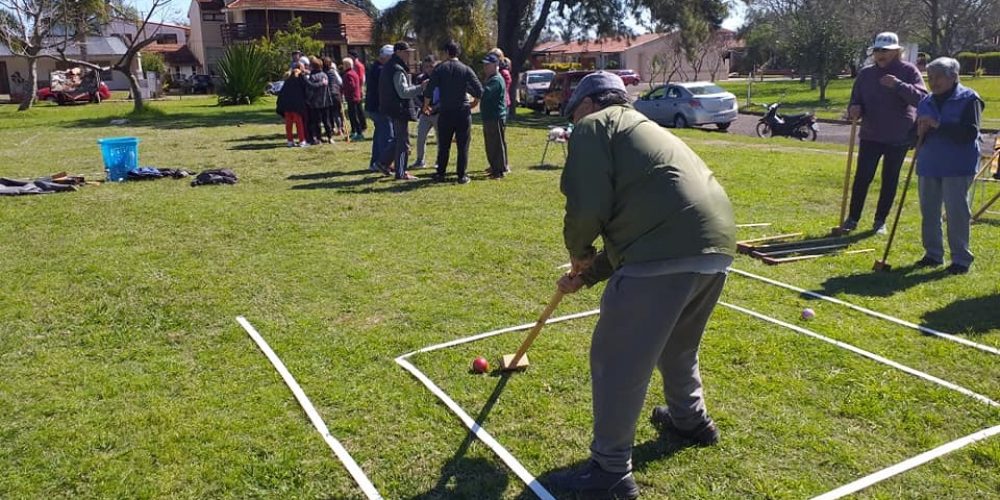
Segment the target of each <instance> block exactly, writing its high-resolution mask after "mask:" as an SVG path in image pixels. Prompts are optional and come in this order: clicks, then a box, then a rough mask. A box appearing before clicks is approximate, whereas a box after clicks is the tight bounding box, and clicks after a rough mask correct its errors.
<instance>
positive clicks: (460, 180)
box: [458, 175, 469, 184]
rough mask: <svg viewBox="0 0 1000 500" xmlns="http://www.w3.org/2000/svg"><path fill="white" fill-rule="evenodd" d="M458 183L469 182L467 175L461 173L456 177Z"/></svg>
mask: <svg viewBox="0 0 1000 500" xmlns="http://www.w3.org/2000/svg"><path fill="white" fill-rule="evenodd" d="M458 183H459V184H468V183H469V176H467V175H463V176H461V177H459V178H458Z"/></svg>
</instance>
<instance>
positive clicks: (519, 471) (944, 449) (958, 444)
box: [395, 269, 1000, 500]
mask: <svg viewBox="0 0 1000 500" xmlns="http://www.w3.org/2000/svg"><path fill="white" fill-rule="evenodd" d="M731 270H732V271H735V272H737V273H740V274H749V273H743V272H742V271H737V270H735V269H731ZM779 286H780V285H779ZM789 286H791V285H789ZM793 289H795V288H793ZM798 290H801V289H798ZM803 292H805V291H804V290H803ZM834 300H836V299H834ZM719 305H721V306H724V307H727V308H730V309H733V310H735V311H738V312H742V313H744V314H748V315H750V316H753V317H755V318H758V319H761V320H764V321H768V322H771V323H774V324H776V325H779V326H783V327H786V328H790V329H792V330H794V331H796V332H798V333H802V334H804V335H806V336H809V337H812V338H814V339H817V340H821V341H823V342H826V343H829V344H832V345H834V346H837V347H840V348H842V349H845V350H848V351H851V352H853V353H855V354H859V355H861V356H863V357H866V358H869V359H871V360H873V361H876V362H879V363H882V364H885V365H888V366H890V367H893V368H895V369H897V370H900V371H903V372H905V373H908V374H910V375H913V376H916V377H918V378H921V379H924V380H927V381H929V382H932V383H934V384H937V385H940V386H942V387H945V388H948V389H951V390H954V391H956V392H959V393H961V394H964V395H966V396H969V397H971V398H974V399H976V400H978V401H980V402H983V403H985V404H987V405H990V406H992V407H1000V403H997V402H996V401H994V400H992V399H990V398H988V397H986V396H983V395H982V394H979V393H976V392H973V391H971V390H969V389H966V388H964V387H962V386H959V385H957V384H954V383H952V382H948V381H947V380H943V379H940V378H938V377H935V376H933V375H930V374H928V373H925V372H922V371H920V370H916V369H914V368H910V367H908V366H906V365H902V364H900V363H897V362H895V361H892V360H890V359H888V358H885V357H882V356H879V355H877V354H874V353H871V352H868V351H865V350H864V349H860V348H858V347H855V346H853V345H851V344H847V343H845V342H840V341H838V340H834V339H831V338H828V337H825V336H823V335H820V334H818V333H816V332H813V331H811V330H807V329H805V328H802V327H800V326H798V325H793V324H791V323H787V322H784V321H781V320H779V319H775V318H772V317H769V316H766V315H764V314H761V313H758V312H756V311H752V310H750V309H746V308H743V307H740V306H737V305H733V304H729V303H727V302H723V301H720V302H719ZM599 313H600V309H594V310H590V311H585V312H581V313H576V314H570V315H566V316H560V317H557V318H552V319H550V320H548V321H547V322H546V324H549V323H557V322H561V321H568V320H572V319H577V318H583V317H587V316H592V315H595V314H599ZM532 326H534V323H525V324H523V325H518V326H512V327H508V328H501V329H499V330H492V331H489V332H485V333H480V334H477V335H472V336H470V337H464V338H460V339H456V340H452V341H449V342H443V343H440V344H434V345H431V346H428V347H424V348H422V349H418V350H416V351H412V352H409V353H406V354H403V355H401V356H399V357H397V358H396V359H395V361H396V363H397V364H398V365H399V366H401V367H402V368H403V369H405V370H406V371H408V372H410V374H412V375H413V376H414V377H415V378H416V379H417V380H419V381H420V382H421V383H422V384H424V386H425V387H427V389H429V390H430V391H431V393H433V394H434V395H435V396H437V398H438V399H439V400H441V402H442V403H444V404H445V406H447V407H448V409H449V410H451V411H452V413H454V414H455V415H456V416H458V418H459V420H461V421H462V423H463V424H464V425H465V426H466V428H468V429H469V431H470V432H472V433H473V435H475V436H476V437H477V438H478V439H479V440H480V441H482V442H483V443H484V444H486V445H487V446H489V447H490V449H492V450H493V452H494V453H496V455H497V456H498V457H499V458H500V459H501V460H502V461H503V462H504V463H505V464H506V465H507V466H508V467H509V468H510V469H511V470H512V471H513V472H514V473H515V474H516V475H517V476H518V478H520V479H521V480H522V481H524V483H525V484H526V485H528V487H529V488H530V489H531V490H532V492H534V493H535V494H536V495H538V496H539V498H542V499H543V500H549V499H552V498H553V497H552V495H551V494H550V493H549V492H548V490H546V489H545V487H544V486H542V485H541V484H540V483H539V482H538V480H537V479H536V478H535V476H534V475H532V474H531V473H530V472H528V471H527V469H525V467H524V466H523V465H522V464H521V462H520V461H518V460H517V458H516V457H514V456H513V455H512V454H511V453H510V451H508V450H507V449H506V448H504V446H503V445H502V444H500V443H499V442H498V441H497V440H496V439H495V438H493V436H492V435H490V434H489V433H488V432H487V431H486V429H484V428H482V427H481V426H480V425H479V423H477V422H476V421H475V420H474V419H473V418H472V417H471V416H470V415H469V414H468V413H466V412H465V410H463V409H462V407H461V406H459V405H458V403H456V402H455V401H454V400H453V399H451V397H449V396H448V394H446V393H445V392H444V391H443V390H442V389H441V388H440V387H438V386H437V385H436V384H435V383H434V382H433V381H432V380H431V379H430V378H428V377H427V375H425V374H424V373H423V372H421V371H420V370H419V369H418V368H417V367H416V366H414V365H413V364H412V363H410V362H409V361H408V359H407V358H409V357H411V356H413V355H415V354H419V353H425V352H430V351H435V350H438V349H444V348H447V347H452V346H456V345H461V344H467V343H470V342H475V341H477V340H482V339H484V338H488V337H493V336H496V335H500V334H504V333H510V332H516V331H522V330H527V329H530V328H531V327H532ZM997 433H1000V426H997V427H993V428H990V429H986V430H984V431H980V432H977V433H975V434H971V435H969V436H966V437H964V438H961V439H958V440H956V441H953V442H951V443H948V444H946V445H944V446H941V447H938V448H935V449H933V450H930V451H928V452H925V453H922V454H920V455H918V456H916V457H913V458H911V459H908V460H906V461H904V462H901V463H899V464H896V465H894V466H892V467H889V468H886V469H884V470H882V471H879V472H876V473H874V474H871V475H869V476H866V477H864V478H861V479H859V480H857V481H853V482H851V483H848V484H846V485H844V486H841V487H838V488H837V489H835V490H832V491H831V492H829V493H825V494H823V495H821V496H819V497H816V499H814V500H833V499H836V498H840V497H842V496H845V495H848V494H850V493H853V492H857V491H860V490H862V489H864V488H867V487H868V486H871V485H873V484H875V483H878V482H880V481H883V480H885V479H888V478H890V477H892V476H895V475H898V474H900V473H902V472H905V471H907V470H910V469H913V468H916V467H918V466H920V465H922V464H924V463H927V462H929V461H931V460H933V459H935V458H937V457H940V456H942V455H945V454H947V453H950V452H951V451H954V450H957V449H959V448H962V447H964V446H967V445H969V444H972V443H974V442H976V441H980V440H983V439H986V438H988V437H990V436H992V435H994V434H997ZM831 495H836V496H831Z"/></svg>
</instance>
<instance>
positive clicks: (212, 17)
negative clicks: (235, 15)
mask: <svg viewBox="0 0 1000 500" xmlns="http://www.w3.org/2000/svg"><path fill="white" fill-rule="evenodd" d="M201 20H202V21H210V22H217V23H224V22H226V15H225V14H223V13H221V12H202V13H201Z"/></svg>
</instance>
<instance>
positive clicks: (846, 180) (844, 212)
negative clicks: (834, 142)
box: [831, 118, 858, 236]
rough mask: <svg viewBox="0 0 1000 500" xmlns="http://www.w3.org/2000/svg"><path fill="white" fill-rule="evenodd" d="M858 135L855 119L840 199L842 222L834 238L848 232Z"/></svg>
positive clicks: (852, 123)
mask: <svg viewBox="0 0 1000 500" xmlns="http://www.w3.org/2000/svg"><path fill="white" fill-rule="evenodd" d="M857 135H858V120H857V118H855V119H852V120H851V139H850V140H849V141H848V143H847V169H846V170H845V171H844V193H843V196H841V198H840V220H838V221H837V225H836V226H834V228H833V230H832V231H831V233H832V234H833V235H834V236H840V235H841V234H844V233H845V232H846V231H844V230H843V229H842V226H843V224H844V220H846V218H847V193H848V192H849V191H850V189H851V166H852V165H853V163H854V138H855V137H856V136H857Z"/></svg>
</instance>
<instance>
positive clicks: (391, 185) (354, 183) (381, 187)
mask: <svg viewBox="0 0 1000 500" xmlns="http://www.w3.org/2000/svg"><path fill="white" fill-rule="evenodd" d="M352 174H354V175H363V174H370V175H368V176H366V177H361V178H356V179H349V180H332V181H323V182H313V183H309V184H298V185H295V186H292V189H335V190H338V191H340V192H343V193H354V194H358V193H381V192H386V193H406V192H410V191H413V190H416V189H424V188H435V187H448V186H452V185H455V184H456V181H457V179H456V178H455V177H451V178H449V179H448V180H446V181H445V182H434V180H433V179H431V175H432V174H426V175H424V176H422V177H418V178H417V180H412V181H401V180H395V179H393V178H392V177H386V176H382V175H381V174H376V173H373V172H369V171H367V170H360V171H356V172H346V173H337V172H330V175H329V177H336V176H340V175H352ZM311 175H315V176H316V177H314V178H316V179H320V178H324V177H319V176H321V175H325V174H311ZM467 175H468V176H469V177H470V178H471V179H473V180H475V181H476V182H479V181H483V180H486V175H485V174H480V173H471V172H470V173H469V174H467ZM289 179H291V178H289ZM303 180H305V179H303Z"/></svg>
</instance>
